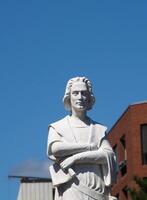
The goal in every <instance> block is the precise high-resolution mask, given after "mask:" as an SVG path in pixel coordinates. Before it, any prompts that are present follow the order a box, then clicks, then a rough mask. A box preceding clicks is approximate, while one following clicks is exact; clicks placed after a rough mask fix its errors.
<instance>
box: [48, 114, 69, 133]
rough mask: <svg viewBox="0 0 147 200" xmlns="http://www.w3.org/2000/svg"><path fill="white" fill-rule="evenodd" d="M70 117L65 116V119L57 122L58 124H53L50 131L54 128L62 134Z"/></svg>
mask: <svg viewBox="0 0 147 200" xmlns="http://www.w3.org/2000/svg"><path fill="white" fill-rule="evenodd" d="M67 119H68V116H65V117H64V118H62V119H60V120H58V121H56V122H53V123H51V124H49V125H48V129H49V128H50V127H52V128H54V129H55V130H56V131H57V132H60V131H62V129H64V127H66V125H67V123H68V120H67Z"/></svg>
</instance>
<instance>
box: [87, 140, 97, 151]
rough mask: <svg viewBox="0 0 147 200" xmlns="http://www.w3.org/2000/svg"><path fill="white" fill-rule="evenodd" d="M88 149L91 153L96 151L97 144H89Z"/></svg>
mask: <svg viewBox="0 0 147 200" xmlns="http://www.w3.org/2000/svg"><path fill="white" fill-rule="evenodd" d="M89 149H90V150H91V151H93V150H97V149H98V144H97V143H96V142H95V143H91V144H90V147H89Z"/></svg>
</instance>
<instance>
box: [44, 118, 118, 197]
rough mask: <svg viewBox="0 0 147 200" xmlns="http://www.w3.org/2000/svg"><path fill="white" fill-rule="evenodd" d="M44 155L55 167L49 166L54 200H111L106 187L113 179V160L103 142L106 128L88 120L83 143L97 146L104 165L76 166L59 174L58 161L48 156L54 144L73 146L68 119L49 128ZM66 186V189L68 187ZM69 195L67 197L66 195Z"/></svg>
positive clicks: (60, 170)
mask: <svg viewBox="0 0 147 200" xmlns="http://www.w3.org/2000/svg"><path fill="white" fill-rule="evenodd" d="M48 129H49V136H48V148H47V154H48V156H49V158H50V159H52V160H54V161H55V163H54V164H53V165H52V166H50V174H51V177H52V181H53V185H54V187H55V188H56V194H55V199H56V200H69V199H70V200H82V199H84V200H85V199H87V200H92V199H95V200H113V199H116V198H115V197H112V196H110V187H111V185H112V184H113V183H114V182H115V179H116V158H115V155H114V152H113V150H112V148H111V146H110V144H109V142H108V141H107V140H106V136H105V133H106V129H107V128H106V127H105V126H103V125H101V124H99V123H97V122H94V121H93V120H91V124H90V130H91V131H90V133H89V134H88V138H87V143H89V144H90V143H95V142H97V144H98V145H97V146H98V149H99V148H102V150H103V151H104V152H105V155H106V156H105V157H106V162H105V163H104V164H98V163H87V164H86V163H83V164H80V163H77V164H74V165H73V166H71V167H69V168H67V169H66V170H65V171H63V170H62V169H61V167H60V164H59V160H58V159H56V157H55V156H54V155H53V154H52V152H51V145H52V144H53V143H54V142H57V141H58V142H59V141H60V142H66V143H67V142H68V143H76V142H77V141H76V140H75V136H74V135H73V134H74V133H73V131H72V130H71V126H70V124H69V116H66V117H65V118H63V119H61V120H59V121H57V122H55V123H53V124H50V125H49V127H48ZM69 185H70V187H69ZM70 194H71V195H70Z"/></svg>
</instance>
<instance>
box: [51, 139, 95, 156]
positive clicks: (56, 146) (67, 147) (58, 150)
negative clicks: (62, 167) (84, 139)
mask: <svg viewBox="0 0 147 200" xmlns="http://www.w3.org/2000/svg"><path fill="white" fill-rule="evenodd" d="M96 148H97V144H94V143H91V144H84V143H83V144H81V143H67V142H54V143H53V144H52V145H51V152H52V154H53V155H54V156H55V157H58V158H62V157H65V156H70V155H73V154H77V153H81V152H87V151H90V150H94V149H96Z"/></svg>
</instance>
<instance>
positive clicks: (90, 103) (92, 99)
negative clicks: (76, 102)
mask: <svg viewBox="0 0 147 200" xmlns="http://www.w3.org/2000/svg"><path fill="white" fill-rule="evenodd" d="M77 82H82V83H84V84H85V85H86V88H87V91H88V95H89V98H88V105H87V110H90V109H92V107H93V105H94V103H95V97H94V95H93V92H92V83H91V81H90V80H89V79H88V78H86V77H75V78H71V79H70V80H69V81H68V82H67V85H66V89H65V94H64V97H63V103H64V107H65V109H66V110H68V111H71V101H70V96H71V88H72V86H73V84H74V83H77Z"/></svg>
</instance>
